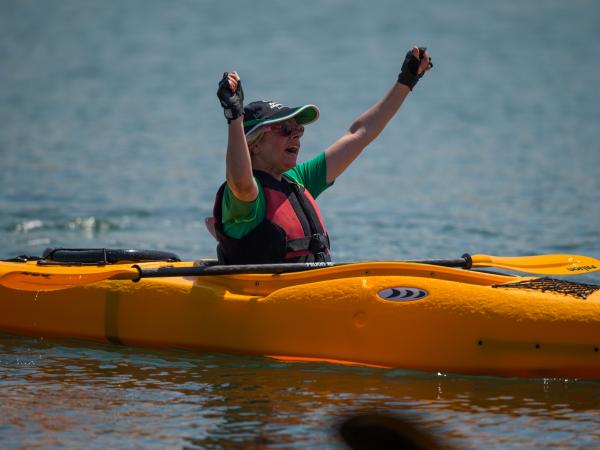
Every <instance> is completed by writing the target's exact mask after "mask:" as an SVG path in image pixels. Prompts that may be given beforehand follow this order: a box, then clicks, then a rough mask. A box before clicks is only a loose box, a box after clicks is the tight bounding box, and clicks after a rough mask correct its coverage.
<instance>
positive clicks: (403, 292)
mask: <svg viewBox="0 0 600 450" xmlns="http://www.w3.org/2000/svg"><path fill="white" fill-rule="evenodd" d="M377 295H378V296H379V297H380V298H382V299H384V300H390V301H392V302H412V301H414V300H421V299H422V298H425V297H427V296H428V295H429V293H428V292H427V291H426V290H424V289H419V288H414V287H394V288H388V289H384V290H383V291H379V292H378V293H377Z"/></svg>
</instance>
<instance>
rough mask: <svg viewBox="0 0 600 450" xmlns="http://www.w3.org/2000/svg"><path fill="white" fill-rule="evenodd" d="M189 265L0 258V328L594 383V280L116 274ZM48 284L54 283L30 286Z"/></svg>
mask: <svg viewBox="0 0 600 450" xmlns="http://www.w3.org/2000/svg"><path fill="white" fill-rule="evenodd" d="M193 265H194V263H192V262H145V263H144V262H143V263H138V264H137V267H136V268H132V264H131V263H127V264H107V265H102V266H72V265H58V266H50V267H44V266H40V265H38V264H36V262H33V261H30V262H0V330H1V331H5V332H11V333H17V334H26V335H33V336H47V337H53V336H56V337H70V338H82V339H93V340H98V341H103V342H106V341H108V342H112V343H118V344H123V345H133V346H149V347H173V348H187V349H197V350H200V351H220V352H229V353H240V354H253V355H267V356H273V357H277V358H282V359H290V360H320V361H334V362H341V363H352V364H364V365H373V366H381V367H400V368H405V369H414V370H423V371H440V372H457V373H466V374H488V375H506V376H529V377H541V376H543V377H574V378H600V352H599V348H600V290H598V288H599V287H598V286H593V285H585V284H582V283H573V282H566V281H560V280H553V279H548V278H533V277H517V276H509V275H501V274H495V273H486V272H479V271H474V270H463V269H455V268H449V267H441V266H434V265H428V264H418V263H410V262H365V263H354V264H346V265H337V266H333V267H324V268H317V269H313V270H309V271H303V272H294V273H281V274H232V275H203V276H171V277H157V278H142V279H141V280H139V281H138V282H132V281H131V280H130V279H131V278H134V277H132V276H130V275H128V274H129V272H131V271H136V270H138V271H139V270H153V269H158V268H164V267H172V268H186V267H191V266H193ZM53 277H61V278H53ZM120 278H129V279H120ZM50 279H56V280H60V283H63V284H64V285H63V286H62V287H63V288H57V287H53V288H52V289H46V288H44V287H43V286H42V284H43V283H45V282H46V281H47V280H50ZM36 280H37V281H36ZM83 281H85V282H83ZM36 282H37V283H42V284H39V286H40V288H39V290H38V288H36V286H37V285H36ZM57 282H58V281H57ZM24 289H25V290H24Z"/></svg>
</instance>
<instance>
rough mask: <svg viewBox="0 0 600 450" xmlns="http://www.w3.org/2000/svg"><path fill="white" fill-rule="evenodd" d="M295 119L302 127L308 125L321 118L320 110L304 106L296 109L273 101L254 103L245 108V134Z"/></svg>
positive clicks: (312, 106) (311, 106)
mask: <svg viewBox="0 0 600 450" xmlns="http://www.w3.org/2000/svg"><path fill="white" fill-rule="evenodd" d="M292 117H294V118H295V119H296V122H298V123H299V124H300V125H308V124H309V123H312V122H314V121H315V120H317V119H318V118H319V108H317V107H316V106H315V105H304V106H298V107H295V108H290V107H288V106H283V105H282V104H281V103H277V102H273V101H258V102H252V103H249V104H248V105H246V107H244V133H245V134H246V136H249V135H250V134H252V133H254V132H255V131H256V130H258V129H259V128H260V127H262V126H264V125H269V124H272V123H277V122H283V121H285V120H288V119H291V118H292Z"/></svg>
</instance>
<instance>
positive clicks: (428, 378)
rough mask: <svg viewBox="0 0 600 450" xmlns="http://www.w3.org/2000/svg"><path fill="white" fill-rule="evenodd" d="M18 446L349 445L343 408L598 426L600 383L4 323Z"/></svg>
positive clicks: (501, 437) (8, 425) (479, 428)
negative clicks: (370, 364) (13, 331)
mask: <svg viewBox="0 0 600 450" xmlns="http://www.w3.org/2000/svg"><path fill="white" fill-rule="evenodd" d="M0 382H1V383H2V386H3V388H2V389H1V390H0V402H1V404H2V405H3V406H2V412H3V414H2V418H1V419H0V430H3V431H2V436H4V437H3V439H4V441H5V443H6V444H7V446H9V447H10V446H16V445H17V443H19V446H28V445H30V446H40V445H42V446H44V447H46V446H49V447H51V446H60V445H65V446H72V447H77V446H81V445H82V444H83V443H84V442H88V441H90V440H93V442H94V445H97V446H102V447H123V446H142V447H155V448H162V447H165V446H181V445H184V446H187V447H189V448H196V447H198V448H222V447H224V446H225V447H226V446H228V445H229V446H236V445H241V443H243V445H244V447H246V448H252V447H256V448H259V447H264V446H283V447H296V448H300V447H305V448H331V447H332V446H334V447H337V448H343V444H342V443H341V441H340V438H339V436H338V434H337V433H336V430H337V428H338V426H339V421H340V418H341V417H348V416H349V415H358V414H364V413H369V414H373V413H378V414H396V415H398V414H400V415H401V417H405V418H408V419H411V420H416V421H417V422H418V423H420V424H421V427H422V429H423V430H424V431H425V432H428V433H430V434H432V435H433V436H436V437H437V438H438V440H440V442H443V443H444V444H445V445H452V446H455V447H457V448H469V447H481V446H482V445H483V443H485V446H487V447H489V446H503V445H511V446H516V445H525V446H532V445H533V443H536V444H537V445H545V444H546V445H564V446H568V445H569V442H570V441H572V440H573V439H576V441H577V443H578V445H585V444H586V443H591V442H593V441H594V440H595V439H597V438H599V437H600V431H598V430H599V429H600V428H599V427H598V425H600V418H599V417H600V416H599V415H598V412H599V409H600V407H599V405H600V403H599V400H600V394H599V393H598V383H594V382H582V381H574V380H540V379H537V380H530V379H521V378H495V377H467V376H458V375H442V374H438V375H434V374H422V373H417V372H408V371H402V370H383V369H374V368H363V367H346V366H340V365H332V364H331V365H330V364H308V363H291V364H287V363H282V362H277V361H274V360H270V359H265V358H255V357H244V356H230V355H220V354H195V353H192V352H186V351H171V350H169V351H152V350H142V349H135V348H126V347H117V346H109V345H106V346H105V345H99V344H96V343H87V342H81V341H79V342H75V341H45V340H37V339H31V338H23V337H15V336H10V335H5V334H0Z"/></svg>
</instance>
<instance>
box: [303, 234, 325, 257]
mask: <svg viewBox="0 0 600 450" xmlns="http://www.w3.org/2000/svg"><path fill="white" fill-rule="evenodd" d="M328 248H329V246H328V242H327V237H326V236H323V235H322V234H313V235H312V236H311V237H310V243H309V244H308V250H309V251H310V252H311V253H314V254H317V253H320V252H325V251H327V249H328Z"/></svg>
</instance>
